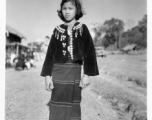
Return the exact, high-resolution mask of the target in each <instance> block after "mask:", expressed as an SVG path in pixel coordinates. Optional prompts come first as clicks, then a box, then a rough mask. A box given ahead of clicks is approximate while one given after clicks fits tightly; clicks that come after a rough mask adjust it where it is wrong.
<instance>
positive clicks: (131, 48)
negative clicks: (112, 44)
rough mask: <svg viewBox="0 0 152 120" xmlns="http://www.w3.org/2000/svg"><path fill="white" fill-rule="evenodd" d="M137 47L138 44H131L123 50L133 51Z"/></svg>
mask: <svg viewBox="0 0 152 120" xmlns="http://www.w3.org/2000/svg"><path fill="white" fill-rule="evenodd" d="M136 46H137V45H136V44H130V45H126V46H125V47H124V48H123V50H124V51H127V50H133V49H134V48H135V47H136Z"/></svg>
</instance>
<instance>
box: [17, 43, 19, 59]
mask: <svg viewBox="0 0 152 120" xmlns="http://www.w3.org/2000/svg"><path fill="white" fill-rule="evenodd" d="M16 45H17V46H16V56H17V57H18V54H19V53H18V52H19V44H18V43H16Z"/></svg>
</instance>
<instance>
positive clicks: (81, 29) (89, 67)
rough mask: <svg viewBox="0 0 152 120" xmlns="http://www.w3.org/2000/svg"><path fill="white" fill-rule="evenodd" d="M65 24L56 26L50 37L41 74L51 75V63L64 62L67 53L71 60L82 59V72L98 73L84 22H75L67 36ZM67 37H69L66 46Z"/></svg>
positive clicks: (92, 74) (89, 36) (93, 51)
mask: <svg viewBox="0 0 152 120" xmlns="http://www.w3.org/2000/svg"><path fill="white" fill-rule="evenodd" d="M67 28H68V26H67V25H64V24H62V25H60V26H57V27H56V28H55V29H54V31H53V35H52V37H51V41H50V43H49V47H48V50H47V54H46V57H45V61H44V64H43V68H42V72H41V76H52V68H53V63H66V62H67V60H68V53H70V57H71V62H76V61H79V60H82V61H83V70H84V74H86V75H89V76H95V75H98V74H99V71H98V66H97V61H96V54H95V49H94V45H93V41H92V37H91V35H90V32H89V30H88V28H87V26H86V25H85V24H82V23H80V22H76V23H75V25H74V26H73V28H72V30H71V35H70V36H68V32H67ZM68 39H70V42H69V46H68Z"/></svg>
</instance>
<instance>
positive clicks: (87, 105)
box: [5, 55, 147, 120]
mask: <svg viewBox="0 0 152 120" xmlns="http://www.w3.org/2000/svg"><path fill="white" fill-rule="evenodd" d="M42 63H43V61H39V62H37V63H36V66H37V67H36V68H32V69H30V70H24V71H15V70H13V69H10V70H6V87H5V88H6V90H5V91H6V98H5V101H6V105H5V111H6V115H5V118H6V120H48V115H49V110H48V107H47V106H46V104H47V102H48V101H49V99H50V97H51V93H49V92H47V91H46V90H45V89H44V78H43V77H40V71H41V67H42ZM98 64H99V69H100V75H99V76H96V77H91V85H90V86H89V87H87V88H86V89H84V90H83V91H82V98H83V100H82V102H81V106H82V120H146V114H147V111H146V109H147V103H146V101H147V100H146V98H147V97H146V94H147V93H146V86H147V85H146V83H147V82H146V72H147V71H146V56H145V55H140V56H126V55H124V56H122V55H117V56H116V55H115V56H112V55H110V56H107V58H98Z"/></svg>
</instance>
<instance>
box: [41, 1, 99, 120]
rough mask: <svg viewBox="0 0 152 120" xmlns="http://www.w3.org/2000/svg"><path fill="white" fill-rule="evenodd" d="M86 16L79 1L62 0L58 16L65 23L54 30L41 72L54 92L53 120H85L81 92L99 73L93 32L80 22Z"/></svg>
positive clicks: (52, 101)
mask: <svg viewBox="0 0 152 120" xmlns="http://www.w3.org/2000/svg"><path fill="white" fill-rule="evenodd" d="M83 14H84V12H83V10H82V7H81V3H80V1H79V0H62V2H61V10H59V11H58V15H59V17H60V18H61V19H62V20H63V21H64V22H65V23H64V24H61V25H59V26H57V27H56V28H55V29H54V31H53V35H52V37H51V41H50V43H49V47H48V50H47V54H46V58H45V61H44V64H43V68H42V72H41V76H44V77H45V87H46V90H48V91H52V95H51V100H50V101H49V103H48V106H49V108H50V116H49V120H81V108H80V102H81V89H82V88H85V87H87V86H88V85H89V83H90V80H89V76H95V75H98V74H99V72H98V66H97V61H96V54H95V49H94V45H93V41H92V38H91V35H90V33H89V30H88V28H87V26H86V25H85V24H82V23H80V22H77V20H79V18H81V17H82V16H83ZM82 65H83V75H82V78H81V67H82Z"/></svg>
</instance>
